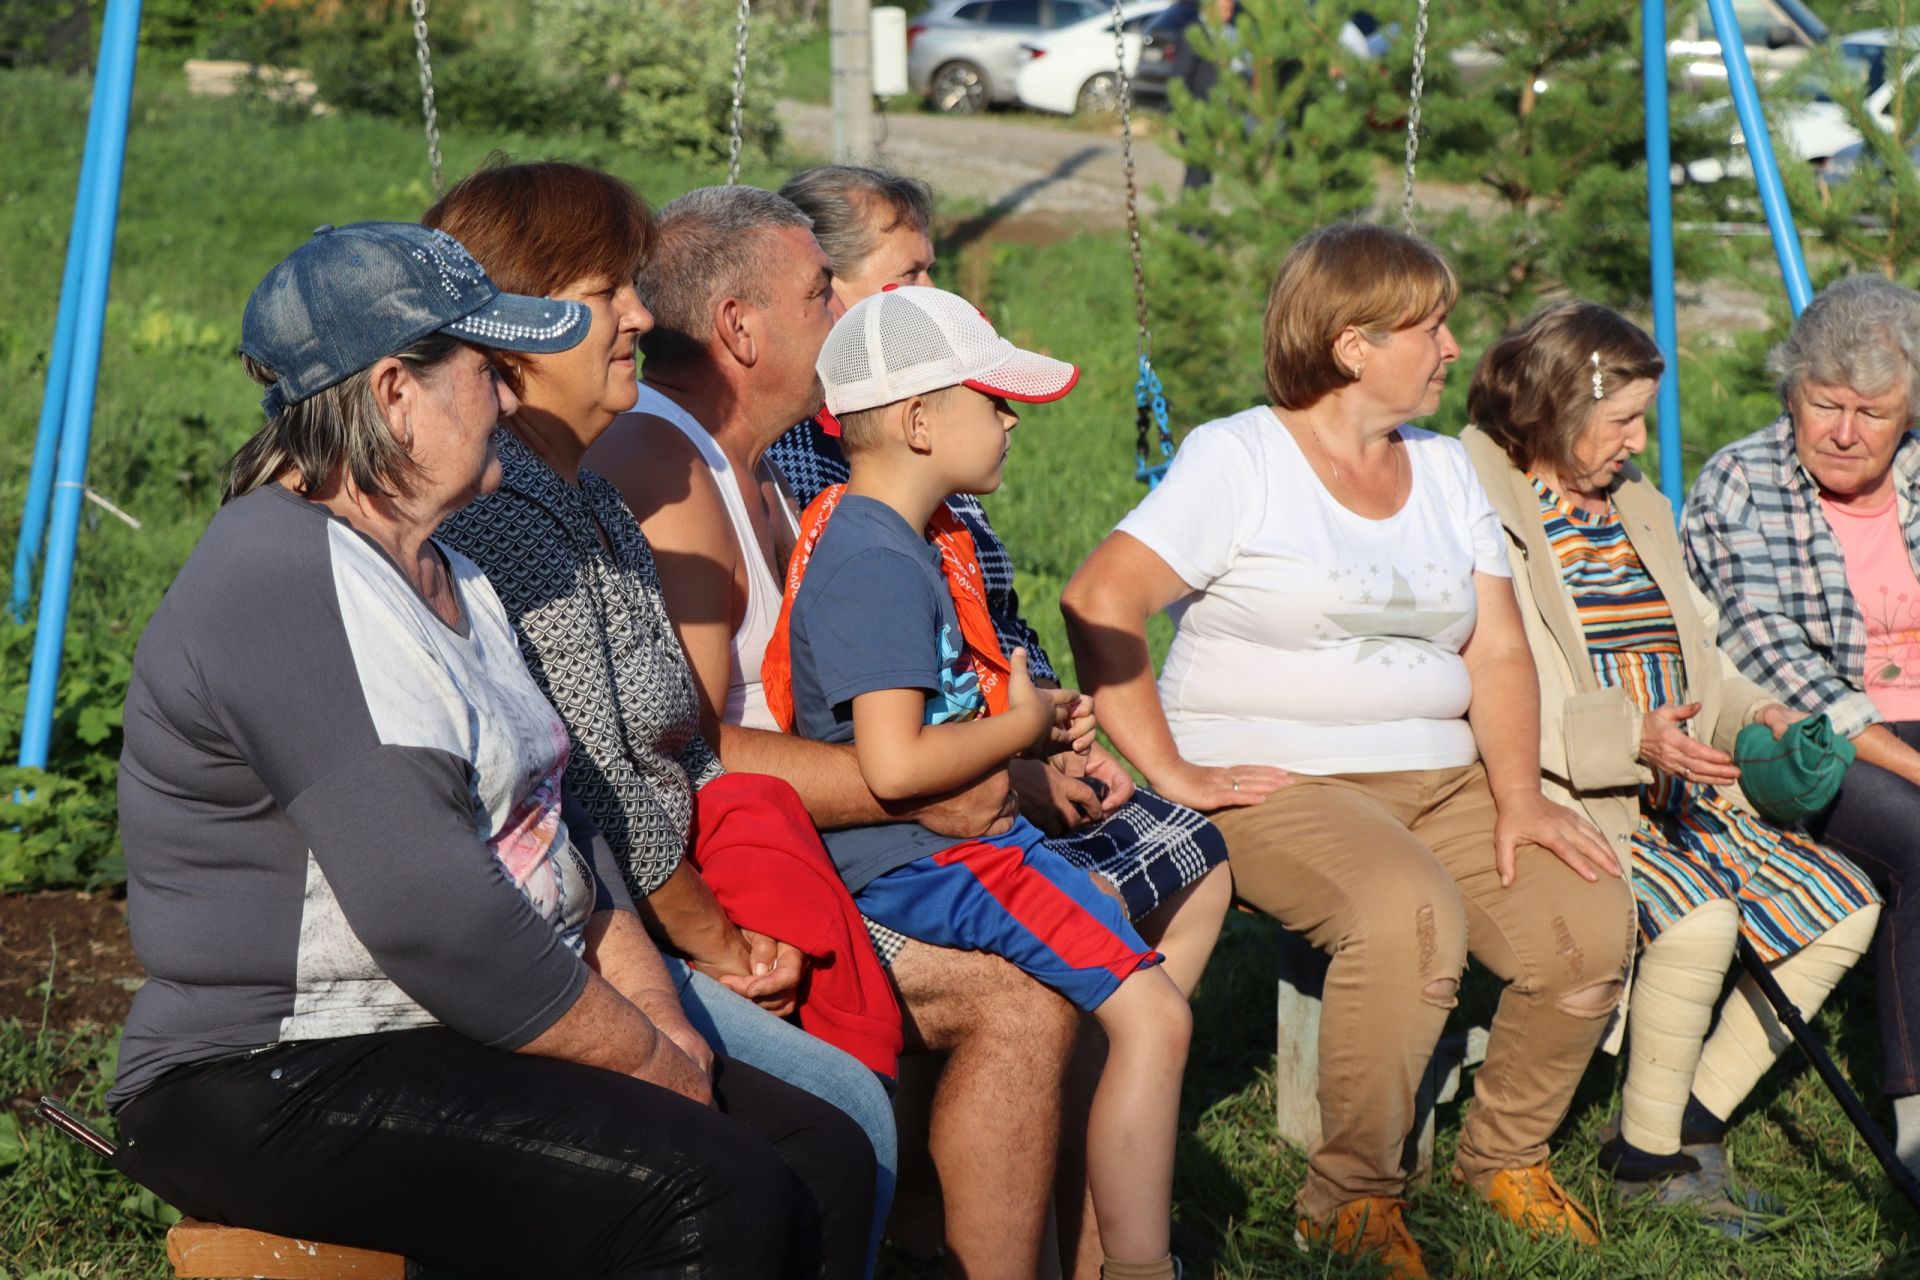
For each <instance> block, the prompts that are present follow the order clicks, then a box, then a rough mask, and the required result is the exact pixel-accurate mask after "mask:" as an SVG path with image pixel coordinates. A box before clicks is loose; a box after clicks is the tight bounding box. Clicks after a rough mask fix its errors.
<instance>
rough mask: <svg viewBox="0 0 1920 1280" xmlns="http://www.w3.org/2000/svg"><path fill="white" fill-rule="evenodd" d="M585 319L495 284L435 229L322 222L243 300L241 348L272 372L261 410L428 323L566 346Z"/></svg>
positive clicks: (546, 348) (329, 382)
mask: <svg viewBox="0 0 1920 1280" xmlns="http://www.w3.org/2000/svg"><path fill="white" fill-rule="evenodd" d="M592 323H593V318H592V316H591V314H590V313H589V312H588V311H587V308H586V307H584V306H583V305H581V304H580V303H578V302H560V301H556V300H555V299H552V298H530V297H526V296H524V295H522V294H517V293H502V292H501V291H500V290H499V289H498V288H497V287H495V285H494V283H493V281H491V280H489V279H488V278H487V273H486V272H485V271H483V270H481V269H480V264H479V263H477V262H475V261H474V260H473V255H472V254H470V253H468V252H467V251H466V249H465V248H463V247H462V246H461V244H460V242H459V241H458V240H455V239H454V238H453V237H452V236H450V235H448V234H447V233H446V232H444V231H432V230H429V229H427V228H426V227H422V226H417V225H415V224H414V223H411V222H355V223H352V224H350V225H348V226H344V227H334V226H325V227H321V228H319V229H318V230H316V231H315V232H314V233H313V238H312V239H311V240H309V241H307V242H306V243H305V244H303V245H301V246H300V247H299V248H298V249H295V250H294V251H293V252H292V253H291V254H289V255H288V256H287V258H286V260H285V261H283V262H281V263H280V265H279V266H277V267H275V268H274V269H273V270H271V271H269V272H267V276H266V279H264V280H262V281H261V282H260V284H259V286H258V287H257V288H255V289H254V291H253V296H252V297H250V298H248V299H247V311H246V315H245V317H244V318H243V319H242V320H241V323H240V350H241V351H242V352H243V353H244V354H246V355H249V356H251V357H253V358H254V359H255V360H258V361H259V362H260V363H261V364H263V365H265V366H267V368H269V369H271V370H273V371H274V372H275V373H276V374H278V375H279V379H278V380H277V381H276V382H274V383H273V385H272V386H270V387H268V388H267V394H266V396H265V398H264V399H262V400H261V401H260V407H261V408H262V409H264V410H266V412H267V416H268V417H269V418H272V417H276V416H278V415H279V413H280V411H281V410H282V409H284V408H286V407H287V406H288V405H290V404H297V403H299V402H300V401H302V400H305V399H306V398H307V397H308V396H310V395H312V394H314V393H315V392H316V391H324V390H326V389H327V388H328V387H331V386H333V385H334V384H335V383H338V382H342V381H344V380H346V379H347V378H349V377H351V376H352V375H354V374H356V373H358V372H359V371H360V370H362V369H365V368H367V367H369V366H370V365H372V364H374V363H376V362H377V361H379V360H382V359H384V358H386V357H387V356H390V355H393V354H394V353H395V352H398V351H404V350H406V349H407V348H408V347H410V346H412V345H413V344H414V343H416V342H418V341H419V340H420V339H422V338H424V337H426V336H427V335H428V334H430V333H448V334H452V335H453V336H454V337H456V338H460V339H463V340H464V341H467V342H471V343H472V344H473V345H474V346H476V347H487V348H491V349H494V350H499V351H524V352H530V353H533V354H536V355H541V354H547V353H550V352H554V351H565V350H567V349H568V348H569V347H572V346H574V345H575V344H576V343H578V342H579V341H580V340H581V339H582V338H584V337H586V336H587V330H588V329H589V328H590V327H591V326H592Z"/></svg>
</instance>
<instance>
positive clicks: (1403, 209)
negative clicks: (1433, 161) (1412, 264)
mask: <svg viewBox="0 0 1920 1280" xmlns="http://www.w3.org/2000/svg"><path fill="white" fill-rule="evenodd" d="M1426 80H1427V0H1420V4H1419V9H1418V11H1417V13H1416V15H1415V17H1414V20H1413V83H1412V85H1411V92H1410V93H1409V94H1408V97H1407V178H1406V186H1405V188H1404V189H1403V190H1402V192H1401V196H1400V223H1401V225H1402V226H1404V227H1405V228H1406V230H1407V234H1409V235H1411V234H1413V175H1414V169H1415V167H1416V162H1417V160H1418V158H1419V155H1420V95H1421V93H1422V92H1423V91H1424V90H1425V89H1426Z"/></svg>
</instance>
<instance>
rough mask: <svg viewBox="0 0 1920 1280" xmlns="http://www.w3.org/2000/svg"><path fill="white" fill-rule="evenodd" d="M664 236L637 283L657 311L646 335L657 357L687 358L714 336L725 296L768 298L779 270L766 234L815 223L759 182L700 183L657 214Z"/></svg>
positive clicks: (644, 347) (649, 352) (645, 347)
mask: <svg viewBox="0 0 1920 1280" xmlns="http://www.w3.org/2000/svg"><path fill="white" fill-rule="evenodd" d="M655 223H656V225H657V226H658V228H659V239H658V240H657V241H656V242H655V245H654V250H653V256H652V257H650V258H648V259H647V261H646V262H644V263H642V264H641V267H640V274H639V276H638V277H637V279H636V281H635V283H636V284H637V285H638V287H639V291H640V301H642V302H644V303H645V304H646V307H647V310H649V311H651V312H652V313H653V328H652V330H650V331H649V332H647V333H645V334H643V335H642V336H641V338H640V350H641V352H642V353H643V354H644V355H645V356H646V357H647V359H648V360H651V361H660V362H662V363H667V364H686V363H688V362H690V361H692V360H696V359H698V358H699V357H700V355H701V353H702V352H704V351H705V349H706V346H707V344H708V343H709V342H711V341H712V340H713V311H714V308H715V307H717V306H719V305H720V303H721V301H722V300H723V299H726V298H740V299H743V300H745V301H747V302H751V303H754V304H756V305H764V304H765V302H766V301H767V296H766V282H767V280H768V279H770V278H771V277H772V276H774V275H775V274H777V271H778V257H777V255H778V250H777V249H776V248H775V246H773V245H772V244H770V243H768V233H770V232H773V231H778V230H781V229H783V228H786V227H800V228H802V229H806V228H810V227H812V226H813V219H811V218H809V217H808V216H807V215H806V214H804V213H802V212H801V211H800V210H799V209H797V208H795V207H794V204H793V202H792V201H790V200H788V199H787V198H786V197H784V196H778V195H775V194H774V193H773V192H771V191H763V190H761V189H760V188H759V187H746V186H732V187H700V188H697V189H695V190H693V191H689V192H687V194H685V195H683V196H681V197H680V198H679V199H678V200H675V201H672V202H671V203H669V204H668V205H667V207H666V208H664V209H662V210H660V213H659V215H658V216H657V217H656V218H655Z"/></svg>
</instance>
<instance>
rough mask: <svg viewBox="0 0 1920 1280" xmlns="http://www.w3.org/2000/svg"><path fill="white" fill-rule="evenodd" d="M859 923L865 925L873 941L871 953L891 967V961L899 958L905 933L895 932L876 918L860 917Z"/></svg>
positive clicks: (905, 936) (904, 940)
mask: <svg viewBox="0 0 1920 1280" xmlns="http://www.w3.org/2000/svg"><path fill="white" fill-rule="evenodd" d="M860 923H861V924H864V925H865V926H867V937H868V938H870V939H871V940H872V941H873V954H874V955H876V956H878V957H879V959H880V963H881V964H882V965H884V966H886V967H887V968H889V969H891V968H893V962H894V961H895V960H897V959H899V957H900V951H901V949H902V948H904V947H905V946H906V945H907V935H906V934H904V933H895V932H894V931H893V930H891V929H889V928H887V926H885V925H883V924H881V923H880V922H879V921H878V920H871V919H868V918H867V917H866V916H861V917H860Z"/></svg>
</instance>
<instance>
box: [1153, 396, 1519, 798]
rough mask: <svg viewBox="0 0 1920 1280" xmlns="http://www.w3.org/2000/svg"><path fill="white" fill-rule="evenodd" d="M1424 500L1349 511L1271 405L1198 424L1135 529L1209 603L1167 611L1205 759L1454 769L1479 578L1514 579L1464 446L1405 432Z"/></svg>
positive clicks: (1184, 701) (1466, 757)
mask: <svg viewBox="0 0 1920 1280" xmlns="http://www.w3.org/2000/svg"><path fill="white" fill-rule="evenodd" d="M1401 436H1402V438H1403V439H1405V441H1406V443H1407V450H1406V457H1407V461H1408V464H1409V465H1410V466H1411V467H1412V470H1413V489H1412V493H1411V494H1410V495H1409V496H1408V498H1407V502H1406V505H1404V506H1403V507H1402V508H1401V509H1400V510H1399V511H1398V512H1397V513H1395V514H1394V515H1392V516H1390V517H1388V518H1387V519H1385V520H1369V519H1367V518H1366V517H1365V516H1360V515H1355V514H1354V513H1353V512H1351V511H1349V510H1347V508H1345V507H1344V506H1342V505H1340V503H1339V502H1337V501H1335V500H1334V497H1333V495H1332V494H1330V493H1329V492H1328V491H1327V489H1326V487H1325V486H1324V485H1322V484H1321V482H1320V480H1319V478H1318V477H1317V476H1315V475H1314V473H1313V468H1312V467H1311V466H1309V465H1308V462H1307V458H1306V455H1305V454H1303V453H1302V452H1301V450H1300V446H1299V445H1298V444H1297V443H1296V442H1295V441H1294V438H1293V435H1292V433H1290V432H1289V431H1288V430H1287V429H1286V428H1285V427H1283V426H1282V425H1281V424H1280V420H1279V418H1278V417H1277V416H1276V415H1275V413H1274V411H1273V410H1272V409H1269V408H1266V407H1264V406H1262V407H1260V408H1257V409H1248V410H1247V411H1245V412H1244V413H1237V414H1235V415H1233V416H1232V417H1230V418H1221V419H1219V420H1217V421H1214V422H1209V423H1206V424H1205V425H1203V426H1200V427H1196V428H1194V430H1193V431H1192V432H1191V433H1190V434H1189V435H1188V436H1187V438H1186V439H1185V441H1183V442H1182V443H1181V445H1180V451H1179V453H1178V454H1177V455H1176V456H1175V458H1174V460H1173V466H1172V468H1171V469H1170V470H1169V471H1168V472H1167V477H1166V479H1165V480H1164V481H1162V482H1161V484H1160V486H1159V488H1157V489H1155V490H1154V491H1153V492H1152V493H1150V494H1148V495H1147V498H1146V500H1145V501H1144V502H1142V503H1141V504H1140V505H1139V506H1138V507H1136V508H1135V509H1134V510H1133V512H1132V513H1131V514H1130V515H1128V516H1127V518H1126V519H1124V520H1122V521H1121V522H1120V525H1119V528H1120V531H1121V532H1123V533H1127V534H1130V535H1132V536H1133V537H1135V538H1138V539H1139V540H1140V541H1141V542H1142V543H1144V544H1146V546H1147V547H1148V548H1149V549H1151V550H1152V551H1153V552H1154V553H1155V554H1157V555H1158V556H1159V557H1160V558H1161V559H1162V560H1164V561H1166V562H1167V565H1168V567H1170V568H1171V569H1172V570H1173V571H1174V572H1175V573H1176V574H1178V575H1179V576H1180V578H1181V580H1182V581H1184V582H1185V583H1186V584H1187V585H1188V586H1190V587H1192V588H1193V594H1192V595H1189V596H1187V597H1185V598H1184V599H1182V600H1180V601H1178V602H1176V603H1175V604H1174V605H1172V606H1171V607H1170V608H1169V609H1168V610H1167V612H1168V614H1169V616H1171V617H1172V619H1173V621H1174V627H1175V630H1174V638H1173V647H1172V649H1171V650H1169V651H1168V653H1167V661H1166V665H1165V667H1163V668H1162V670H1161V673H1160V699H1161V703H1162V704H1163V705H1164V706H1165V708H1166V713H1167V722H1168V724H1169V726H1170V727H1171V728H1172V730H1173V736H1174V740H1175V741H1176V742H1177V743H1178V744H1179V747H1180V752H1181V754H1182V755H1183V756H1184V757H1185V758H1186V759H1187V760H1189V761H1191V762H1193V763H1195V764H1204V765H1235V764H1269V765H1277V766H1279V767H1281V768H1284V769H1288V770H1292V771H1294V772H1297V773H1307V774H1329V773H1385V772H1390V771H1394V770H1401V769H1444V768H1453V767H1457V766H1460V765H1466V764H1471V763H1473V762H1474V761H1475V760H1476V759H1478V758H1479V751H1478V749H1477V748H1476V747H1475V745H1474V740H1473V732H1472V730H1471V729H1470V728H1469V726H1468V724H1467V721H1466V714H1467V703H1468V701H1469V700H1470V698H1471V696H1472V682H1471V680H1470V679H1469V678H1468V675H1467V667H1466V663H1465V661H1464V660H1462V658H1461V657H1460V647H1461V646H1462V645H1463V644H1465V643H1466V641H1467V637H1468V636H1470V635H1472V634H1473V625H1474V618H1475V613H1476V610H1475V607H1474V592H1473V575H1474V573H1476V572H1479V573H1486V574H1493V575H1496V576H1498V577H1502V578H1506V577H1510V576H1512V575H1511V571H1510V570H1509V569H1508V567H1507V554H1506V549H1505V544H1504V540H1503V537H1502V535H1501V532H1500V524H1499V520H1498V518H1497V517H1496V516H1495V515H1494V513H1493V508H1492V506H1491V505H1490V504H1489V503H1488V501H1487V495H1486V491H1485V490H1484V489H1482V488H1481V487H1480V482H1479V480H1478V479H1477V478H1476V477H1475V475H1474V472H1473V466H1472V464H1471V463H1469V462H1468V460H1467V454H1466V450H1465V449H1463V448H1462V447H1461V446H1460V443H1459V442H1458V441H1457V440H1452V439H1449V438H1448V437H1446V436H1440V435H1435V434H1434V433H1432V432H1430V431H1421V430H1418V429H1416V428H1413V427H1403V428H1401Z"/></svg>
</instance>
